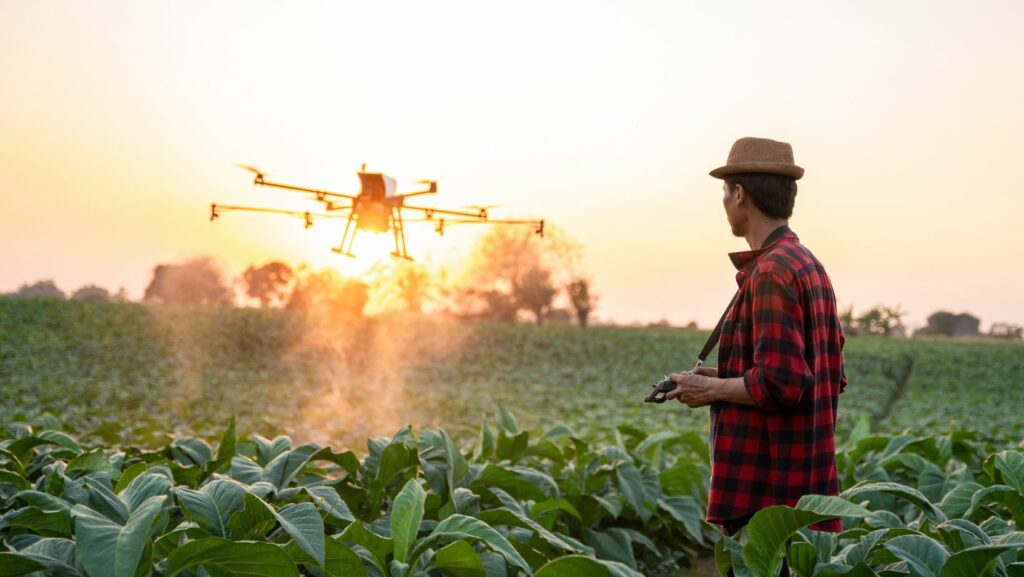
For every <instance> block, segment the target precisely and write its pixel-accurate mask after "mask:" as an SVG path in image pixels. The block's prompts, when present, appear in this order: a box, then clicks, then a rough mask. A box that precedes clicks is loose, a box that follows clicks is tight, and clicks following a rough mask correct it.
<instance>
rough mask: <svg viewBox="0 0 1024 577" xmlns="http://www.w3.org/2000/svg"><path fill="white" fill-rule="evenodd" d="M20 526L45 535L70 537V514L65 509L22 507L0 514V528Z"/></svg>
mask: <svg viewBox="0 0 1024 577" xmlns="http://www.w3.org/2000/svg"><path fill="white" fill-rule="evenodd" d="M2 527H21V528H23V529H28V530H29V531H32V532H33V533H37V534H39V535H43V536H46V537H70V536H71V516H70V515H69V514H68V513H67V512H65V511H43V510H42V509H40V508H39V507H22V508H21V509H15V510H13V511H8V512H7V513H5V514H4V515H3V516H0V528H2Z"/></svg>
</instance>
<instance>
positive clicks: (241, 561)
mask: <svg viewBox="0 0 1024 577" xmlns="http://www.w3.org/2000/svg"><path fill="white" fill-rule="evenodd" d="M200 566H202V567H203V568H205V569H206V570H207V572H209V573H210V574H212V575H218V576H233V577H298V575H299V572H298V570H296V568H295V563H294V562H293V561H292V559H291V557H289V556H288V554H287V553H285V552H284V549H281V548H280V547H278V546H277V545H272V544H270V543H254V542H250V541H228V540H227V539H222V538H220V537H206V538H205V539H197V540H195V541H192V542H190V543H186V544H185V545H182V546H181V547H179V548H177V549H175V550H174V551H171V554H170V555H169V556H168V557H167V570H166V572H165V576H166V577H174V576H175V575H177V574H178V573H181V572H182V571H184V570H186V569H192V568H195V567H200Z"/></svg>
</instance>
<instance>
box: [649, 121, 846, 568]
mask: <svg viewBox="0 0 1024 577" xmlns="http://www.w3.org/2000/svg"><path fill="white" fill-rule="evenodd" d="M803 173H804V169H802V168H800V167H799V166H797V165H796V164H794V161H793V149H792V147H791V146H790V145H789V144H787V143H784V142H776V141H773V140H768V139H764V138H741V139H739V140H737V141H736V143H735V144H733V147H732V150H731V151H730V152H729V158H728V160H727V162H726V165H725V166H722V167H720V168H716V169H715V170H712V171H711V176H713V177H715V178H720V179H723V180H724V181H725V182H724V185H723V191H724V194H723V196H722V203H723V205H724V206H725V214H726V217H727V219H728V221H729V226H730V227H732V233H733V234H734V235H735V236H738V237H743V238H745V239H746V241H747V244H748V245H749V246H750V250H748V251H743V252H734V253H731V254H730V255H729V258H730V259H731V260H732V263H733V264H734V265H735V266H736V269H737V271H739V272H737V273H736V283H737V285H738V286H739V292H738V294H737V296H736V299H735V301H734V302H733V304H732V306H731V307H730V308H729V310H728V311H727V312H726V314H725V316H724V318H723V324H722V333H721V341H720V342H719V351H718V368H717V369H713V368H701V369H699V370H697V371H696V372H681V373H679V374H673V375H671V379H672V380H673V381H675V382H676V383H677V384H678V387H677V388H676V389H675V390H674V391H672V392H671V393H669V395H668V398H670V399H672V398H677V399H679V400H680V401H681V402H683V403H686V405H688V406H690V407H703V406H705V405H710V406H711V427H710V434H709V442H710V445H711V455H712V456H711V493H710V496H709V499H708V514H707V520H708V522H711V523H716V524H718V525H721V526H722V528H723V530H724V531H725V532H726V533H727V534H732V533H735V532H736V531H738V530H739V529H740V528H741V527H743V526H744V525H746V523H747V522H748V521H749V520H750V517H751V516H752V515H753V514H754V513H755V512H757V511H758V510H759V509H763V508H765V507H768V506H771V505H778V504H784V505H790V506H792V505H795V504H796V502H797V500H799V499H800V497H801V496H803V495H808V494H820V495H836V494H838V489H839V484H838V480H837V477H836V465H835V430H836V410H837V407H838V400H839V393H841V392H842V391H843V389H845V387H846V376H845V372H844V370H843V344H844V341H845V337H844V336H843V332H842V329H841V328H840V325H839V316H838V314H837V312H836V299H835V294H834V293H833V291H832V283H831V282H830V281H829V277H828V274H827V273H826V272H825V269H824V267H823V266H822V265H821V263H820V262H818V260H817V259H816V258H815V257H814V255H813V254H811V251H809V250H807V248H806V247H804V245H802V244H800V240H799V238H798V237H797V235H796V233H794V232H793V231H792V230H790V228H789V223H788V220H789V217H790V215H791V214H792V212H793V201H794V199H795V197H796V188H797V186H796V181H797V180H798V179H799V178H800V177H801V176H803ZM814 528H815V529H819V530H826V531H839V530H841V524H840V522H839V520H834V521H831V522H825V523H822V524H819V525H817V526H814ZM783 574H784V575H788V571H786V570H784V571H783Z"/></svg>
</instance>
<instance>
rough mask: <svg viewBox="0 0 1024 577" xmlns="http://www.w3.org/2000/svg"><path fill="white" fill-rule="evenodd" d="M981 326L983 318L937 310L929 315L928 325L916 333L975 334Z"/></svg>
mask: <svg viewBox="0 0 1024 577" xmlns="http://www.w3.org/2000/svg"><path fill="white" fill-rule="evenodd" d="M979 326H981V320H979V319H978V317H975V316H973V315H970V314H967V313H960V314H953V313H950V312H946V311H937V312H934V313H932V314H931V316H929V317H928V326H926V327H924V328H922V329H921V330H919V331H917V332H916V333H914V334H915V335H943V336H947V337H963V336H973V335H977V334H978V327H979Z"/></svg>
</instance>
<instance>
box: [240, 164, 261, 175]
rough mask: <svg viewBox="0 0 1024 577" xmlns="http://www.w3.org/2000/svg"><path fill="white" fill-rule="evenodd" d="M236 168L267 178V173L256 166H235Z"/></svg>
mask: <svg viewBox="0 0 1024 577" xmlns="http://www.w3.org/2000/svg"><path fill="white" fill-rule="evenodd" d="M235 166H237V167H238V168H241V169H243V170H248V171H249V172H252V173H254V174H255V175H256V176H267V175H266V173H264V172H263V171H262V170H260V169H258V168H256V167H255V166H249V165H248V164H235Z"/></svg>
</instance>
